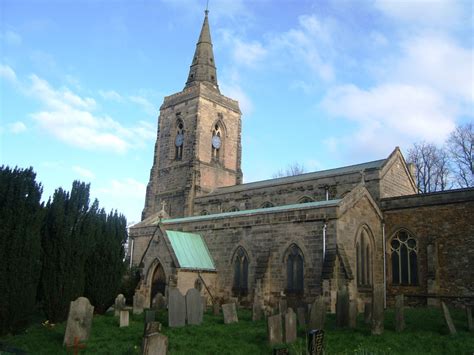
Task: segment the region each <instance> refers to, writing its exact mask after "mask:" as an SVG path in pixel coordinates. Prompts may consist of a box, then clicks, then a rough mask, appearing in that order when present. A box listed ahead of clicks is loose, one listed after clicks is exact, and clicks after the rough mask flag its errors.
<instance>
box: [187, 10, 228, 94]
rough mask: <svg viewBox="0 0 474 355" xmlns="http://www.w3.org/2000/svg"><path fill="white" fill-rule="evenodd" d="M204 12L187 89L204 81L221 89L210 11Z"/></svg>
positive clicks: (212, 86)
mask: <svg viewBox="0 0 474 355" xmlns="http://www.w3.org/2000/svg"><path fill="white" fill-rule="evenodd" d="M204 13H205V16H204V22H203V24H202V29H201V33H200V35H199V40H198V42H197V44H196V51H195V52H194V57H193V62H192V64H191V68H190V69H189V75H188V81H187V82H186V86H185V87H184V88H185V89H187V88H189V87H192V86H194V85H196V84H197V83H200V82H202V83H204V84H207V85H208V86H210V87H211V88H214V89H215V90H217V91H219V86H218V85H217V73H216V66H215V64H214V53H213V51H212V41H211V31H210V30H209V20H208V18H207V15H208V13H209V11H208V10H207V9H206V11H204Z"/></svg>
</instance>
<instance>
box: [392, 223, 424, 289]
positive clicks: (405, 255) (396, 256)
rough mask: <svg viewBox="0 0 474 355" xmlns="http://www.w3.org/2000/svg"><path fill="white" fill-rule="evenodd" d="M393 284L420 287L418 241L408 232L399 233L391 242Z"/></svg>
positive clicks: (401, 231)
mask: <svg viewBox="0 0 474 355" xmlns="http://www.w3.org/2000/svg"><path fill="white" fill-rule="evenodd" d="M390 249H391V257H392V284H394V285H418V258H417V252H418V248H417V242H416V239H415V238H414V237H413V236H412V235H411V234H410V233H408V232H407V231H406V230H400V231H398V232H397V233H396V234H395V235H394V236H393V238H392V240H391V241H390Z"/></svg>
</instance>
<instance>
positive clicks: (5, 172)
mask: <svg viewBox="0 0 474 355" xmlns="http://www.w3.org/2000/svg"><path fill="white" fill-rule="evenodd" d="M35 179H36V174H35V173H34V171H33V169H32V168H29V169H18V168H15V169H13V170H12V169H10V168H8V167H5V166H1V167H0V260H1V262H0V285H1V292H0V334H3V333H6V332H16V331H18V330H20V329H22V328H23V327H25V326H26V325H27V324H28V322H29V320H30V316H31V315H32V313H33V312H34V310H35V303H36V291H37V287H38V282H39V277H40V270H41V268H40V266H41V264H40V263H41V239H40V230H41V223H42V205H41V204H40V200H41V194H42V187H41V184H39V183H37V182H36V181H35Z"/></svg>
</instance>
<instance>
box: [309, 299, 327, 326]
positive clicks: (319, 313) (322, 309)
mask: <svg viewBox="0 0 474 355" xmlns="http://www.w3.org/2000/svg"><path fill="white" fill-rule="evenodd" d="M325 320H326V304H325V302H324V297H323V296H318V297H316V299H315V300H314V303H313V305H312V306H311V313H310V315H309V323H308V329H310V330H311V329H323V328H324V321H325Z"/></svg>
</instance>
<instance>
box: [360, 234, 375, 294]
mask: <svg viewBox="0 0 474 355" xmlns="http://www.w3.org/2000/svg"><path fill="white" fill-rule="evenodd" d="M372 259H373V256H372V247H371V243H370V237H369V233H368V231H367V230H366V228H362V230H361V231H360V233H359V235H358V237H357V242H356V264H357V265H356V268H357V286H358V287H361V288H369V287H371V285H372Z"/></svg>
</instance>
